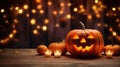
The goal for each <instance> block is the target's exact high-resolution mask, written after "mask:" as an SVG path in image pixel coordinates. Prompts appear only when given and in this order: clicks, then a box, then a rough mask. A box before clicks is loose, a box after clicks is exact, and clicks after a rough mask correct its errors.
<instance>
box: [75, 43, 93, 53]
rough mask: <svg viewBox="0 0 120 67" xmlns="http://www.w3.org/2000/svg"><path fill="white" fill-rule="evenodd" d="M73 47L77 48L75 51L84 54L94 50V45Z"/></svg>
mask: <svg viewBox="0 0 120 67" xmlns="http://www.w3.org/2000/svg"><path fill="white" fill-rule="evenodd" d="M73 47H74V48H75V50H76V51H78V52H79V51H82V52H84V51H89V50H91V49H92V48H93V45H90V46H84V47H83V46H77V45H75V44H74V45H73Z"/></svg>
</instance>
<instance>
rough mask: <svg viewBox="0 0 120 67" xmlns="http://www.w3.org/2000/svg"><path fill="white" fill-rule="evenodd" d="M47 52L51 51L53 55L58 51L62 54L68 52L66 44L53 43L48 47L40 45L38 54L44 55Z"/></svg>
mask: <svg viewBox="0 0 120 67" xmlns="http://www.w3.org/2000/svg"><path fill="white" fill-rule="evenodd" d="M47 50H50V51H51V52H52V53H54V52H55V51H57V50H59V51H61V52H62V54H65V53H66V52H67V50H66V46H65V43H64V42H52V43H50V44H49V45H48V47H47V46H46V45H38V47H37V52H38V54H39V55H44V53H45V52H46V51H47Z"/></svg>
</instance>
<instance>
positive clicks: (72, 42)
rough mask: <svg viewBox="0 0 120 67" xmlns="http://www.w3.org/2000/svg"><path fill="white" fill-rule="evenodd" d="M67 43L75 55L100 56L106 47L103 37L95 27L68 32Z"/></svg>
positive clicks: (71, 52) (67, 46)
mask: <svg viewBox="0 0 120 67" xmlns="http://www.w3.org/2000/svg"><path fill="white" fill-rule="evenodd" d="M81 24H82V26H83V28H84V25H83V23H81ZM65 43H66V48H67V50H68V52H69V53H70V54H71V55H72V56H75V57H93V56H98V55H99V54H100V53H101V52H102V51H103V49H104V40H103V37H102V35H101V33H100V32H99V31H98V30H94V29H85V28H84V29H75V30H72V31H70V32H69V33H68V34H67V36H66V40H65Z"/></svg>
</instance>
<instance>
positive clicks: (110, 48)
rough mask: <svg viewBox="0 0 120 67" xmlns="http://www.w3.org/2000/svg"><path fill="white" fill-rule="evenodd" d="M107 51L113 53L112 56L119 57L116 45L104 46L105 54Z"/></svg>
mask: <svg viewBox="0 0 120 67" xmlns="http://www.w3.org/2000/svg"><path fill="white" fill-rule="evenodd" d="M108 50H110V51H113V55H114V56H117V55H120V46H119V45H117V44H114V45H106V46H105V52H106V51H108Z"/></svg>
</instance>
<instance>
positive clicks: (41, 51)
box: [37, 45, 48, 55]
mask: <svg viewBox="0 0 120 67" xmlns="http://www.w3.org/2000/svg"><path fill="white" fill-rule="evenodd" d="M47 50H48V48H47V46H45V45H39V46H38V47H37V52H38V54H39V55H44V53H45V51H47Z"/></svg>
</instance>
